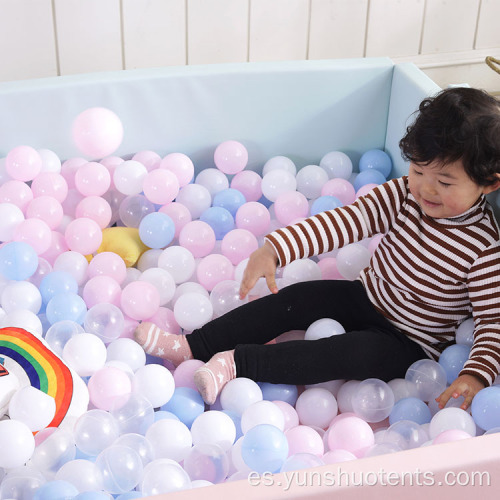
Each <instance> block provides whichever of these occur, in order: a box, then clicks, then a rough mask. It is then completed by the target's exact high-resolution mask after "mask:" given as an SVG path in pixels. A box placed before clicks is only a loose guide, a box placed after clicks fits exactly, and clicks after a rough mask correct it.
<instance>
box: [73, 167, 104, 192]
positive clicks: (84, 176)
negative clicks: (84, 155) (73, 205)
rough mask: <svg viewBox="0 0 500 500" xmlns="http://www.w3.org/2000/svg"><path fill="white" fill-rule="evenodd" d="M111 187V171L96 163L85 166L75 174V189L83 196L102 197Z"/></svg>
mask: <svg viewBox="0 0 500 500" xmlns="http://www.w3.org/2000/svg"><path fill="white" fill-rule="evenodd" d="M110 185H111V175H110V173H109V170H108V169H107V168H106V167H105V166H104V165H101V164H100V163H97V162H95V161H90V162H88V163H85V164H83V165H82V166H80V167H79V168H78V170H77V171H76V172H75V188H76V189H77V190H78V191H79V192H80V193H81V194H83V196H102V195H103V194H104V193H105V192H106V191H107V190H108V189H109V187H110Z"/></svg>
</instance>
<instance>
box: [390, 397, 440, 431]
mask: <svg viewBox="0 0 500 500" xmlns="http://www.w3.org/2000/svg"><path fill="white" fill-rule="evenodd" d="M431 418H432V415H431V410H430V409H429V407H428V406H427V404H426V403H424V402H423V401H422V400H421V399H419V398H414V397H408V398H402V399H400V400H399V401H397V402H396V403H395V404H394V407H393V408H392V410H391V413H390V414H389V423H390V424H391V425H392V424H394V423H396V422H399V421H400V420H411V421H412V422H415V423H417V424H420V425H422V424H427V423H429V422H430V421H431Z"/></svg>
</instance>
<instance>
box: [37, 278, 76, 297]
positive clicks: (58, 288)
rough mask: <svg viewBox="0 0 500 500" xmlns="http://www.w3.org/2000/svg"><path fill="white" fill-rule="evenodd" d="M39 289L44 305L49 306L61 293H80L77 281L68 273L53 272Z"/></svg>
mask: <svg viewBox="0 0 500 500" xmlns="http://www.w3.org/2000/svg"><path fill="white" fill-rule="evenodd" d="M38 288H39V290H40V295H41V296H42V300H43V303H44V304H48V303H49V302H50V299H52V297H54V296H56V295H59V294H61V293H62V294H64V293H78V283H77V281H76V279H75V278H74V277H73V276H72V275H71V274H69V273H68V272H66V271H51V272H50V273H48V274H46V275H45V276H44V277H43V278H42V281H41V282H40V285H39V287H38Z"/></svg>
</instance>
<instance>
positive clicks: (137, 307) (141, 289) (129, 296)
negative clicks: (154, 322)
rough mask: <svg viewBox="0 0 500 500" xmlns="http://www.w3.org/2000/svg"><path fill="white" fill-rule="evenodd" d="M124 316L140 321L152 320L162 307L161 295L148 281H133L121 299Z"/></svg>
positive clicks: (125, 289) (126, 287) (123, 292)
mask: <svg viewBox="0 0 500 500" xmlns="http://www.w3.org/2000/svg"><path fill="white" fill-rule="evenodd" d="M120 305H121V309H122V311H123V313H124V314H126V315H127V316H130V317H131V318H132V319H136V320H138V321H141V320H145V319H147V318H151V316H153V315H154V314H156V313H157V312H158V309H159V307H160V293H159V292H158V289H157V288H156V287H155V286H154V285H152V284H151V283H149V282H148V281H140V280H137V281H132V282H131V283H129V284H128V285H126V286H125V288H124V289H123V290H122V295H121V299H120Z"/></svg>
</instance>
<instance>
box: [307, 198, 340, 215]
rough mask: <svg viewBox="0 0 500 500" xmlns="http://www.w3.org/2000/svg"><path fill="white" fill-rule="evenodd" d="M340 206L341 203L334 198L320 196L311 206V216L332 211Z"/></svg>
mask: <svg viewBox="0 0 500 500" xmlns="http://www.w3.org/2000/svg"><path fill="white" fill-rule="evenodd" d="M341 206H342V202H341V201H340V200H339V199H338V198H336V197H335V196H330V195H325V196H320V197H318V198H316V199H315V200H314V201H313V203H312V205H311V215H317V214H319V213H321V212H326V211H328V210H333V209H335V208H338V207H341Z"/></svg>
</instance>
